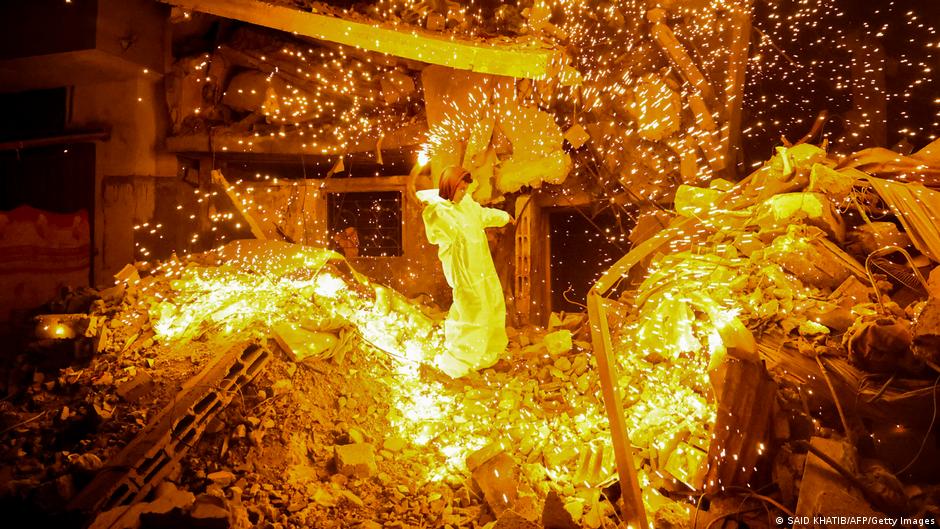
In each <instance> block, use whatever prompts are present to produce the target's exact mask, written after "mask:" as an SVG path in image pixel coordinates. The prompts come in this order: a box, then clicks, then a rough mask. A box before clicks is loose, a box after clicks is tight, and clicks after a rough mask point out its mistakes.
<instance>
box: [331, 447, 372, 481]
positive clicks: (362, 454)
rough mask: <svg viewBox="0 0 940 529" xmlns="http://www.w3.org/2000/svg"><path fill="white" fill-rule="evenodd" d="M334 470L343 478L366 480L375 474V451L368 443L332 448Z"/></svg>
mask: <svg viewBox="0 0 940 529" xmlns="http://www.w3.org/2000/svg"><path fill="white" fill-rule="evenodd" d="M333 456H334V460H335V462H336V470H337V471H338V472H339V473H340V474H343V475H345V476H350V477H356V478H367V477H369V476H371V475H373V474H375V473H376V471H377V470H378V467H377V466H376V464H375V450H374V449H373V448H372V445H371V444H369V443H354V444H349V445H336V446H334V447H333Z"/></svg>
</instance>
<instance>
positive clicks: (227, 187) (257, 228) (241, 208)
mask: <svg viewBox="0 0 940 529" xmlns="http://www.w3.org/2000/svg"><path fill="white" fill-rule="evenodd" d="M212 183H213V184H217V185H219V186H221V187H222V189H223V190H224V191H225V194H226V195H227V196H228V198H229V200H231V201H232V205H234V206H235V209H237V210H238V212H239V213H241V215H242V217H244V219H245V222H247V223H248V228H249V229H251V234H252V235H254V236H255V238H256V239H258V240H259V241H266V240H268V236H267V235H265V233H264V230H263V229H262V228H261V224H259V223H258V221H257V220H255V218H254V216H253V215H252V214H251V211H249V210H248V208H247V206H245V203H244V202H242V199H241V197H239V196H238V191H236V190H235V187H233V186H232V185H231V184H229V183H228V180H226V179H225V177H224V176H222V171H217V170H215V169H213V170H212Z"/></svg>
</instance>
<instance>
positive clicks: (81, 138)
mask: <svg viewBox="0 0 940 529" xmlns="http://www.w3.org/2000/svg"><path fill="white" fill-rule="evenodd" d="M109 139H111V132H110V131H107V130H100V131H95V132H81V133H76V134H65V135H62V136H49V137H47V138H33V139H29V140H14V141H4V142H0V151H16V150H20V149H30V148H32V147H48V146H50V145H65V144H67V143H84V142H89V141H108V140H109Z"/></svg>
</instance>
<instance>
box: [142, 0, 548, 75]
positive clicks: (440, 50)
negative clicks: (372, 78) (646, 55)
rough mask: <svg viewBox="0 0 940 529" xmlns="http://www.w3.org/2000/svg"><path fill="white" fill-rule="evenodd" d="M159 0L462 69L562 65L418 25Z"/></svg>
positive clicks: (240, 1) (199, 0) (522, 71)
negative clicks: (386, 24)
mask: <svg viewBox="0 0 940 529" xmlns="http://www.w3.org/2000/svg"><path fill="white" fill-rule="evenodd" d="M160 1H161V2H164V3H167V4H171V5H175V6H178V7H180V8H183V9H187V10H191V11H199V12H202V13H208V14H211V15H216V16H219V17H223V18H230V19H233V20H241V21H242V22H248V23H251V24H256V25H259V26H265V27H269V28H273V29H278V30H281V31H287V32H290V33H296V34H299V35H304V36H307V37H312V38H315V39H318V40H326V41H330V42H337V43H339V44H345V45H348V46H354V47H356V48H361V49H365V50H368V51H374V52H379V53H385V54H388V55H394V56H396V57H403V58H406V59H412V60H416V61H421V62H425V63H429V64H439V65H442V66H449V67H451V68H456V69H459V70H470V71H473V72H481V73H488V74H494V75H505V76H509V77H519V78H528V79H544V78H546V77H548V76H550V75H552V73H553V72H552V70H553V68H556V67H557V66H558V65H559V64H560V60H559V59H560V57H561V53H560V52H559V51H558V50H555V49H548V48H545V47H536V46H531V45H530V46H524V45H521V44H485V43H481V42H475V41H471V40H467V39H456V38H445V37H443V36H440V35H435V34H431V33H428V32H425V31H419V30H418V29H415V28H411V29H410V30H404V29H392V28H385V27H381V26H378V25H372V24H364V23H362V22H354V21H351V20H346V19H342V18H337V17H331V16H326V15H320V14H317V13H308V12H305V11H300V10H297V9H291V8H288V7H284V6H277V5H271V4H267V3H264V2H260V1H258V0H160Z"/></svg>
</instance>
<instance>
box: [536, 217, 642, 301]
mask: <svg viewBox="0 0 940 529" xmlns="http://www.w3.org/2000/svg"><path fill="white" fill-rule="evenodd" d="M631 226H632V225H631V224H630V220H629V219H628V218H627V217H626V215H624V214H623V213H619V214H618V213H615V212H614V211H613V210H611V209H606V210H604V211H601V212H598V213H592V212H591V211H590V208H587V207H585V208H581V209H578V208H569V209H562V210H558V211H554V212H551V213H549V230H550V241H551V242H550V244H551V280H552V310H553V311H555V312H558V311H569V312H575V311H578V312H581V311H584V310H585V309H584V306H583V305H584V303H585V301H586V299H587V292H588V290H590V288H591V286H592V285H593V284H594V282H595V281H596V280H597V278H598V277H600V275H601V274H602V273H604V272H605V271H606V270H607V269H608V268H610V265H612V264H613V263H614V262H615V261H616V260H617V259H619V258H621V257H623V255H624V254H626V253H627V251H629V246H628V245H629V242H628V241H627V234H628V233H629V231H630V228H631Z"/></svg>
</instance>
